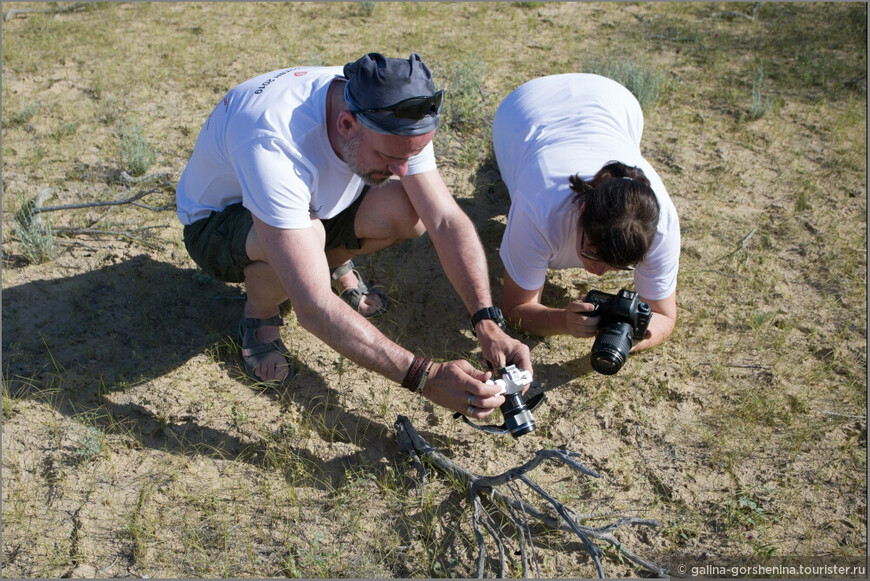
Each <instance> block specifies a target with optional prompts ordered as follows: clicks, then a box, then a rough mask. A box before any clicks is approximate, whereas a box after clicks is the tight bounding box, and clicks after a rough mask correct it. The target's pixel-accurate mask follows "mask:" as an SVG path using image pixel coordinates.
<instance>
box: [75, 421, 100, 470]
mask: <svg viewBox="0 0 870 581" xmlns="http://www.w3.org/2000/svg"><path fill="white" fill-rule="evenodd" d="M102 450H103V433H102V432H101V431H100V430H98V429H97V428H95V427H93V426H89V427H88V428H87V430H85V433H84V434H82V435H81V436H80V437H79V440H78V442H77V445H76V449H75V451H74V452H73V458H74V459H75V461H76V462H77V463H83V462H87V461H88V460H92V459H93V458H96V457H97V456H98V455H99V454H100V452H102Z"/></svg>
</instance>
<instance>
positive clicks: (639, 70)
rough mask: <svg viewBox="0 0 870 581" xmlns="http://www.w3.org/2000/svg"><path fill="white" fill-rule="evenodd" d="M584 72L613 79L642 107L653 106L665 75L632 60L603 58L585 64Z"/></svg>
mask: <svg viewBox="0 0 870 581" xmlns="http://www.w3.org/2000/svg"><path fill="white" fill-rule="evenodd" d="M583 68H584V70H585V71H586V72H590V73H594V74H597V75H601V76H602V77H607V78H609V79H613V80H614V81H616V82H617V83H619V84H621V85H622V86H624V87H625V88H626V89H628V90H629V91H631V93H632V94H633V95H634V96H635V98H637V100H638V102H639V103H640V106H641V108H642V109H644V110H646V109H648V108H650V107H653V106H654V105H655V104H656V103H657V102H658V100H659V97H660V96H661V92H662V89H664V86H665V75H664V73H662V72H661V71H658V70H655V69H649V68H646V67H644V66H642V65H639V64H637V63H634V62H627V61H616V60H610V59H608V58H603V59H600V60H598V61H593V62H591V63H588V64H586V65H585V66H584V67H583Z"/></svg>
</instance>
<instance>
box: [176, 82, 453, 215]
mask: <svg viewBox="0 0 870 581" xmlns="http://www.w3.org/2000/svg"><path fill="white" fill-rule="evenodd" d="M341 76H342V67H295V68H289V69H282V70H278V71H273V72H270V73H266V74H264V75H260V76H258V77H255V78H253V79H251V80H249V81H246V82H244V83H242V84H241V85H238V86H237V87H235V88H234V89H232V90H231V91H230V92H229V93H227V95H226V96H225V97H224V98H223V99H221V101H220V102H219V103H218V104H217V106H216V107H215V108H214V110H213V111H212V113H211V115H209V118H208V121H206V123H205V125H204V126H203V128H202V131H201V132H200V134H199V137H198V138H197V140H196V145H195V146H194V149H193V154H192V155H191V158H190V161H189V162H188V164H187V167H185V169H184V172H183V173H182V175H181V179H180V180H179V182H178V188H177V189H176V205H177V212H178V217H179V219H180V220H181V222H182V224H185V225H186V224H192V223H193V222H195V221H197V220H199V219H201V218H206V217H208V215H209V214H210V213H211V212H212V211H220V210H222V209H223V208H225V207H227V206H228V205H230V204H234V203H238V202H242V204H243V205H244V206H245V207H246V208H248V209H249V210H250V211H251V213H252V214H254V215H255V216H257V217H258V218H260V219H261V220H262V221H263V222H265V223H267V224H269V225H270V226H274V227H276V228H307V227H309V226H310V225H311V220H312V219H313V218H316V219H327V218H332V217H334V216H335V215H337V214H338V213H339V212H341V211H342V210H344V209H346V208H347V207H348V206H350V205H351V204H352V203H353V201H354V200H356V198H357V197H358V196H359V194H360V193H361V192H362V188H363V185H364V184H363V182H362V179H361V178H360V177H359V176H357V175H355V174H354V173H353V171H351V169H350V168H349V167H348V166H347V164H346V163H344V162H343V161H342V160H341V159H339V158H338V156H337V155H336V154H335V152H334V151H333V149H332V146H331V145H330V143H329V138H328V136H327V130H326V95H327V90H328V89H329V84H330V82H331V81H332V80H333V79H335V78H336V77H341ZM435 168H436V163H435V155H434V151H433V148H432V144H431V143H429V145H427V146H426V148H425V149H424V150H423V151H422V152H421V153H420V154H418V155H416V156H414V157H412V158H411V159H410V160H408V174H416V173H423V172H426V171H431V170H433V169H435Z"/></svg>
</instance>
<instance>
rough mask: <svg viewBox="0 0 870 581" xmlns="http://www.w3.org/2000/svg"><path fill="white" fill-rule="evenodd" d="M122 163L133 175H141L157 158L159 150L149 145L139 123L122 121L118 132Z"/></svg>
mask: <svg viewBox="0 0 870 581" xmlns="http://www.w3.org/2000/svg"><path fill="white" fill-rule="evenodd" d="M117 136H118V145H119V147H120V149H121V163H122V165H123V166H124V167H125V168H126V169H127V171H128V172H129V173H130V175H132V176H141V175H143V174H144V173H145V172H146V171H148V168H149V167H151V165H152V164H154V162H155V161H156V160H157V152H156V151H155V150H154V149H153V148H152V147H151V146H150V145H148V142H147V141H146V140H145V137H144V136H143V135H142V127H141V126H139V125H138V124H128V123H122V124H121V129H120V130H119V131H118V133H117Z"/></svg>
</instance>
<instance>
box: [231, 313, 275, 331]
mask: <svg viewBox="0 0 870 581" xmlns="http://www.w3.org/2000/svg"><path fill="white" fill-rule="evenodd" d="M282 326H284V319H282V318H281V315H275V316H274V317H269V318H268V319H254V318H250V319H249V318H248V317H246V316H244V315H242V322H241V325H240V328H242V329H244V330H245V331H248V330H253V329H259V328H260V327H282Z"/></svg>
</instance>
